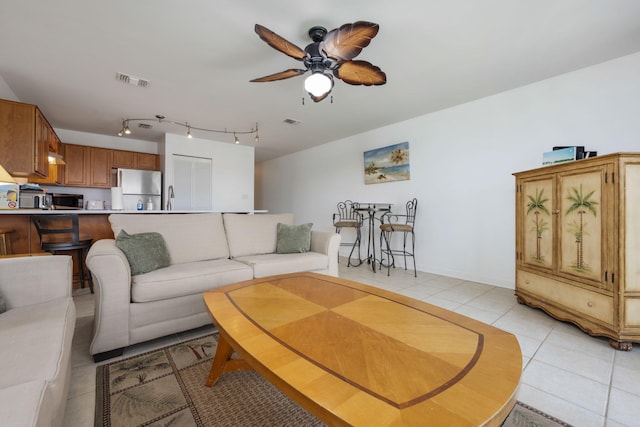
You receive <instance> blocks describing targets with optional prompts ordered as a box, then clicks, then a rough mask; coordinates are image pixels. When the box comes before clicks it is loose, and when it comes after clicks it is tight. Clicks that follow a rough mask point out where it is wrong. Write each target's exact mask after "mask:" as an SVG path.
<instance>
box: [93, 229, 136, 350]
mask: <svg viewBox="0 0 640 427" xmlns="http://www.w3.org/2000/svg"><path fill="white" fill-rule="evenodd" d="M87 267H88V268H89V270H90V271H91V275H92V277H93V287H94V291H95V315H94V316H95V317H94V321H93V340H92V342H91V348H90V352H91V354H98V353H104V352H107V351H110V350H116V349H120V348H123V347H127V346H128V345H129V343H130V340H129V305H130V304H131V266H130V265H129V261H128V260H127V257H126V256H125V254H124V252H122V251H121V250H120V249H119V248H118V247H117V246H116V243H115V240H113V239H103V240H98V241H97V242H95V243H94V244H93V245H92V246H91V249H89V253H88V254H87Z"/></svg>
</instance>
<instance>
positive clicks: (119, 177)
mask: <svg viewBox="0 0 640 427" xmlns="http://www.w3.org/2000/svg"><path fill="white" fill-rule="evenodd" d="M116 184H117V185H118V187H122V170H120V169H118V182H116Z"/></svg>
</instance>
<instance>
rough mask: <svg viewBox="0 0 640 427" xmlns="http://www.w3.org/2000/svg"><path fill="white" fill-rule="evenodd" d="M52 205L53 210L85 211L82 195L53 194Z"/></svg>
mask: <svg viewBox="0 0 640 427" xmlns="http://www.w3.org/2000/svg"><path fill="white" fill-rule="evenodd" d="M51 205H52V206H53V209H84V196H83V195H82V194H64V193H52V194H51Z"/></svg>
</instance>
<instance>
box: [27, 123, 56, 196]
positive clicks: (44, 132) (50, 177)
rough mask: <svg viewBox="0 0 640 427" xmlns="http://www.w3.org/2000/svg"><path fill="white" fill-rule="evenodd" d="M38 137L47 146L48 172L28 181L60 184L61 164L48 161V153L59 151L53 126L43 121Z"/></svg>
mask: <svg viewBox="0 0 640 427" xmlns="http://www.w3.org/2000/svg"><path fill="white" fill-rule="evenodd" d="M39 129H40V135H41V136H40V137H41V138H42V139H43V140H44V141H46V146H47V147H48V148H47V153H45V154H46V156H47V169H48V173H47V176H46V177H45V178H31V177H30V178H29V182H37V183H39V184H53V185H55V184H62V180H61V178H62V175H61V173H60V171H61V165H57V164H51V163H49V162H48V155H49V153H60V140H59V139H58V136H57V135H56V133H55V132H54V130H53V128H51V126H50V125H49V124H48V123H47V122H46V121H43V122H42V123H41V126H40V128H39Z"/></svg>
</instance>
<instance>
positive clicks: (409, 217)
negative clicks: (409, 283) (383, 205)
mask: <svg viewBox="0 0 640 427" xmlns="http://www.w3.org/2000/svg"><path fill="white" fill-rule="evenodd" d="M417 209H418V200H417V199H415V198H414V199H413V200H409V201H408V202H407V204H406V213H405V214H394V213H391V212H387V213H385V214H384V215H382V216H381V217H380V222H381V224H380V265H381V266H386V267H387V276H388V275H389V270H390V269H391V267H393V268H396V260H395V256H399V255H402V256H403V257H404V269H405V270H406V269H407V257H411V258H413V275H414V277H418V272H417V270H416V257H415V254H414V253H415V247H416V241H415V221H416V211H417ZM394 233H402V249H400V248H398V249H392V248H391V240H392V238H393V234H394ZM409 236H411V246H410V247H409V248H407V240H408V237H409ZM383 239H384V245H383ZM384 255H386V256H387V263H386V265H385V264H384V261H383V256H384Z"/></svg>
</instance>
